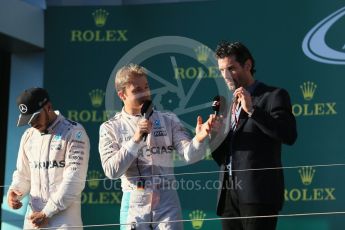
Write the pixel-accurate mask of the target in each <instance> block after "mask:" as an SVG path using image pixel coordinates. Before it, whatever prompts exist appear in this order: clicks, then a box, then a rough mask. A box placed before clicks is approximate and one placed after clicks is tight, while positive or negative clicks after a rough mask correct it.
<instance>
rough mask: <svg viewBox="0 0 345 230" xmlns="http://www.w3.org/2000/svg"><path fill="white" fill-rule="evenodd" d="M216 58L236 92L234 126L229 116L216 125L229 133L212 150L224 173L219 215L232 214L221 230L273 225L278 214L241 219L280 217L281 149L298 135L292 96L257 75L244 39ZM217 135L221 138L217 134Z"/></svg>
mask: <svg viewBox="0 0 345 230" xmlns="http://www.w3.org/2000/svg"><path fill="white" fill-rule="evenodd" d="M216 58H217V60H218V67H219V70H220V71H221V74H222V76H223V78H224V80H225V82H226V84H227V85H228V88H229V89H230V91H232V92H233V100H232V101H233V103H231V106H230V109H228V110H229V114H231V116H229V119H230V117H231V122H230V123H229V126H230V127H229V126H228V127H227V126H225V125H221V124H223V123H226V122H224V120H226V119H223V121H219V123H218V127H222V128H223V127H224V128H225V129H228V134H227V136H226V138H225V140H224V141H223V142H222V143H221V144H220V145H219V146H218V147H217V148H216V149H215V151H213V153H212V156H213V158H214V160H215V161H216V162H217V164H218V165H219V166H220V167H221V171H225V173H224V172H221V173H220V174H221V175H220V179H221V182H222V189H221V190H220V191H219V194H218V203H217V214H218V215H219V216H222V217H231V218H229V219H226V220H222V227H223V230H225V229H229V230H271V229H275V228H276V224H277V218H276V217H271V218H243V217H246V216H267V215H277V214H278V212H279V211H280V210H281V209H282V206H283V200H284V194H283V193H284V177H283V170H282V169H281V167H282V163H281V148H282V144H288V145H292V144H293V143H294V142H295V140H296V138H297V131H296V120H295V117H294V116H293V114H292V109H291V103H290V97H289V94H288V92H287V91H286V90H284V89H281V88H276V87H271V86H267V85H265V84H264V83H262V82H259V81H257V80H255V79H254V77H253V75H254V72H255V62H254V59H253V57H252V55H251V53H250V52H249V50H248V49H247V48H246V47H245V46H244V45H243V44H241V43H240V42H235V43H229V42H226V41H224V42H221V43H220V44H219V45H218V46H217V49H216ZM220 120H222V119H220ZM216 126H217V125H216ZM222 128H220V129H222ZM225 132H227V131H226V130H225ZM218 133H224V130H218ZM214 135H215V138H214V139H217V133H214ZM218 139H219V138H218ZM236 217H240V218H236Z"/></svg>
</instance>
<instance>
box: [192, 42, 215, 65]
mask: <svg viewBox="0 0 345 230" xmlns="http://www.w3.org/2000/svg"><path fill="white" fill-rule="evenodd" d="M194 51H195V54H196V58H197V59H198V61H199V62H200V63H206V62H207V59H208V56H209V54H210V52H211V49H210V48H208V47H207V46H205V45H201V46H199V47H197V48H195V49H194Z"/></svg>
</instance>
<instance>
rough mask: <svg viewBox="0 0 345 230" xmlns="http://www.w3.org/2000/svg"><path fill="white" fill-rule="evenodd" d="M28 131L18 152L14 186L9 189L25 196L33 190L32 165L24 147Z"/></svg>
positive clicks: (13, 180)
mask: <svg viewBox="0 0 345 230" xmlns="http://www.w3.org/2000/svg"><path fill="white" fill-rule="evenodd" d="M28 133H29V131H28V130H27V131H26V132H25V133H24V134H23V136H22V138H21V140H20V145H19V150H18V157H17V166H16V167H17V168H16V170H15V171H14V173H13V178H12V184H11V186H10V188H9V190H10V189H13V190H17V191H19V192H21V193H22V194H23V196H25V195H26V194H28V193H29V192H30V188H31V171H30V164H29V159H28V158H27V155H26V152H25V148H24V145H25V143H26V141H27V139H28Z"/></svg>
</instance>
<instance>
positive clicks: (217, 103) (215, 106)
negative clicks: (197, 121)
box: [212, 95, 220, 113]
mask: <svg viewBox="0 0 345 230" xmlns="http://www.w3.org/2000/svg"><path fill="white" fill-rule="evenodd" d="M212 109H213V111H215V112H216V113H219V109H220V96H219V95H217V96H215V97H214V98H213V103H212Z"/></svg>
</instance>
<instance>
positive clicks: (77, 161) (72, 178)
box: [10, 111, 90, 229]
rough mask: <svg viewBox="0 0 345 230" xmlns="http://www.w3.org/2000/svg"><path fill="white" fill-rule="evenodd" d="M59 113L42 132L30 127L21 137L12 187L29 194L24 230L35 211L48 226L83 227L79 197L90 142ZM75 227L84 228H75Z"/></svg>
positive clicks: (30, 225)
mask: <svg viewBox="0 0 345 230" xmlns="http://www.w3.org/2000/svg"><path fill="white" fill-rule="evenodd" d="M56 113H57V115H58V116H57V119H56V120H55V121H54V122H53V124H52V125H50V127H49V128H48V129H47V133H46V134H41V133H40V132H39V131H38V130H36V129H34V128H28V129H27V130H26V131H25V133H24V134H23V136H22V139H21V142H20V147H19V153H18V159H17V169H16V171H15V172H14V174H13V181H12V184H11V186H10V189H14V190H18V191H20V192H21V193H22V194H23V195H26V194H29V195H30V199H29V206H28V208H27V212H26V217H25V221H24V229H32V228H33V225H32V224H31V222H30V221H29V220H28V219H27V218H28V217H29V216H30V215H31V214H32V212H33V211H35V212H40V211H42V212H44V213H45V214H46V216H48V217H49V225H48V226H47V227H58V228H54V229H72V228H68V226H82V225H83V224H82V220H81V210H80V209H81V207H80V196H81V192H82V190H83V189H84V186H85V179H86V173H87V167H88V161H89V151H90V143H89V138H88V136H87V134H86V132H85V130H84V128H83V127H82V126H81V125H80V124H78V123H76V122H73V121H70V120H67V119H65V118H64V117H63V116H62V115H60V114H59V112H58V111H56ZM73 229H83V228H82V227H81V228H73Z"/></svg>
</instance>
